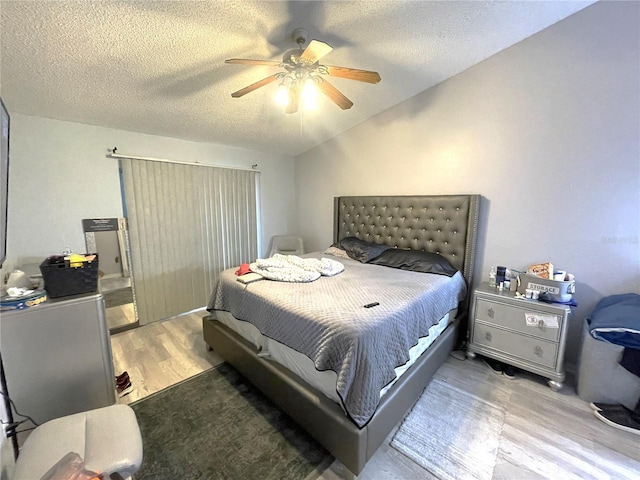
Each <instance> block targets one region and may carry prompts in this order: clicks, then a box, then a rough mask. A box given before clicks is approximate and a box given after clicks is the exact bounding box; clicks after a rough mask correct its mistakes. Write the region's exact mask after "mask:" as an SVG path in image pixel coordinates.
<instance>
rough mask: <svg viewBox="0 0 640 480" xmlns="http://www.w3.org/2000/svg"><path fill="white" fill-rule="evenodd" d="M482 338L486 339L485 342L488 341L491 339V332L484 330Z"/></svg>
mask: <svg viewBox="0 0 640 480" xmlns="http://www.w3.org/2000/svg"><path fill="white" fill-rule="evenodd" d="M484 338H485V339H486V340H487V342H490V341H491V332H486V333H485V334H484Z"/></svg>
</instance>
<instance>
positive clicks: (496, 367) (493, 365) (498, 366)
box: [482, 357, 504, 375]
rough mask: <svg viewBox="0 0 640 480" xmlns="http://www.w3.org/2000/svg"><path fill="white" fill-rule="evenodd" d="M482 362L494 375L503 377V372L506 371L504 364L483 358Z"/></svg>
mask: <svg viewBox="0 0 640 480" xmlns="http://www.w3.org/2000/svg"><path fill="white" fill-rule="evenodd" d="M482 361H483V362H484V364H485V365H486V366H487V367H489V368H490V369H491V371H492V372H493V373H495V374H496V375H502V371H503V370H504V364H503V363H502V362H499V361H498V360H493V359H491V358H487V357H482Z"/></svg>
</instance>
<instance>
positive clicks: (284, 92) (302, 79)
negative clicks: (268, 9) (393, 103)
mask: <svg viewBox="0 0 640 480" xmlns="http://www.w3.org/2000/svg"><path fill="white" fill-rule="evenodd" d="M307 36H308V32H307V31H306V30H304V29H296V30H294V32H293V34H292V38H293V40H294V41H295V42H296V43H297V44H298V49H297V50H295V49H294V50H289V51H287V52H285V54H284V56H283V58H282V62H278V61H274V60H253V59H248V58H230V59H228V60H225V63H231V64H244V65H263V66H269V67H280V68H283V69H284V70H285V71H284V72H279V73H275V74H273V75H270V76H268V77H266V78H263V79H262V80H259V81H257V82H255V83H252V84H251V85H248V86H246V87H244V88H241V89H240V90H238V91H237V92H233V93H232V94H231V96H232V97H233V98H239V97H242V96H244V95H246V94H248V93H251V92H253V91H255V90H257V89H258V88H260V87H263V86H265V85H268V84H270V83H271V82H274V81H278V80H279V81H280V88H279V89H278V92H277V93H276V95H275V101H276V103H278V104H280V105H283V106H285V107H286V108H285V112H286V113H289V114H291V113H296V112H298V110H299V107H303V109H304V110H313V109H315V108H317V105H318V99H317V97H318V92H320V93H322V94H323V95H326V96H327V97H328V98H329V99H330V100H331V101H332V102H333V103H335V104H336V105H337V106H338V107H340V108H341V109H342V110H348V109H350V108H351V107H352V106H353V102H352V101H351V100H349V99H348V98H347V97H345V96H344V94H343V93H342V92H340V90H338V89H337V88H336V87H334V86H333V85H332V84H331V83H329V82H328V81H327V80H326V79H324V78H323V76H329V77H340V78H346V79H351V80H356V81H359V82H365V83H378V82H380V75H379V74H378V72H373V71H369V70H360V69H357V68H348V67H338V66H333V65H323V64H320V61H321V59H323V58H324V57H325V56H326V55H327V54H328V53H330V52H331V51H332V50H333V47H332V46H331V45H329V44H328V43H325V42H322V41H320V40H311V42H309V44H308V45H307V46H306V47H305V48H303V45H304V44H305V43H306V41H307Z"/></svg>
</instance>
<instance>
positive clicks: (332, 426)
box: [203, 195, 480, 476]
mask: <svg viewBox="0 0 640 480" xmlns="http://www.w3.org/2000/svg"><path fill="white" fill-rule="evenodd" d="M479 200H480V197H479V195H441V196H349V197H337V198H335V201H334V239H335V241H336V242H339V241H341V240H344V239H348V238H352V237H355V238H356V239H360V240H363V241H366V242H370V243H372V244H376V245H386V246H389V247H393V248H396V249H411V250H416V251H421V250H423V251H427V252H433V253H438V254H440V255H441V256H443V257H445V258H446V259H447V260H449V262H450V263H451V264H452V265H453V266H454V267H455V268H456V269H458V270H459V271H460V274H456V275H457V276H460V277H463V281H464V282H466V283H470V281H471V278H472V273H473V265H474V256H475V255H474V254H475V240H476V232H477V222H478V207H479ZM320 253H322V252H320ZM318 258H321V256H318ZM337 260H341V259H339V258H338V259H337ZM343 262H344V264H345V272H344V273H341V274H339V275H337V276H336V278H338V277H340V275H344V277H343V279H342V281H343V282H345V281H349V277H348V275H349V274H350V272H352V271H355V270H357V269H358V268H359V267H358V266H357V265H355V264H353V262H354V261H352V260H350V259H344V260H343ZM356 263H357V262H356ZM367 267H369V266H367ZM372 268H374V269H375V268H378V269H380V268H382V269H387V268H389V267H384V266H383V267H378V266H372ZM392 270H393V273H394V274H395V273H396V272H395V270H396V269H392ZM412 273H413V272H412ZM223 274H224V273H223ZM227 274H228V272H227ZM398 275H400V274H399V273H398ZM417 275H424V274H417ZM428 276H429V277H439V276H438V275H428ZM452 278H455V277H452ZM439 281H440V280H439ZM263 282H264V281H260V282H258V283H263ZM266 282H268V281H266ZM236 283H239V282H236ZM269 283H279V282H269ZM326 283H327V284H329V282H326ZM402 283H405V284H406V283H415V282H413V281H410V282H406V281H405V279H404V277H398V280H397V281H394V284H402ZM336 285H337V284H336ZM261 288H262V289H267V286H266V285H265V284H263V287H261ZM254 290H258V289H257V288H254ZM469 290H470V289H466V288H465V290H464V292H465V295H464V298H462V297H459V296H458V297H457V298H456V301H455V302H454V303H455V305H453V304H451V305H449V307H447V312H445V313H444V314H443V315H442V318H439V319H436V320H435V321H433V322H431V323H429V324H428V325H426V326H425V325H422V324H421V325H422V326H421V327H420V328H427V327H428V328H429V335H427V337H428V338H429V342H428V343H429V345H428V347H421V350H420V351H419V356H417V357H416V358H414V359H413V363H412V364H411V366H409V367H408V368H407V367H405V369H404V370H405V371H404V372H403V373H402V375H401V376H400V377H399V378H398V379H396V380H394V382H391V383H388V382H387V381H388V379H389V378H388V375H387V374H384V375H382V377H383V378H382V379H381V381H382V383H381V384H380V385H383V386H384V388H383V389H382V390H381V391H380V392H379V393H380V394H381V396H378V398H377V399H376V401H375V402H376V403H375V405H373V407H372V406H371V404H370V403H368V402H366V401H365V402H363V403H364V404H365V407H363V408H364V410H363V411H356V410H354V409H356V408H359V406H358V405H356V403H358V402H351V403H349V402H348V401H347V398H349V393H348V392H347V391H346V390H345V392H347V393H344V394H342V393H341V392H340V391H339V392H338V397H337V398H335V397H334V398H330V397H331V395H329V394H328V393H330V390H331V387H329V388H328V390H329V392H327V389H326V388H323V387H322V385H320V384H318V383H315V380H313V379H309V378H308V377H307V376H306V374H305V373H304V371H302V370H295V372H296V373H294V371H292V369H291V368H292V367H291V366H290V367H285V366H284V365H286V364H287V363H286V362H285V361H281V360H282V357H283V355H280V357H279V358H277V357H278V355H277V354H276V353H274V352H275V351H276V349H277V347H278V345H279V343H278V342H275V343H271V344H269V347H268V348H267V350H268V351H269V355H264V346H265V345H266V343H265V342H267V341H270V340H273V338H272V336H271V334H269V335H267V336H266V337H263V336H261V333H260V331H259V330H252V331H244V332H242V331H240V329H239V328H238V327H237V326H234V325H233V322H234V320H235V321H236V322H237V320H236V319H234V318H233V316H231V315H229V314H228V312H222V311H216V310H214V311H212V312H211V314H210V315H207V316H205V317H204V318H203V335H204V339H205V341H206V343H207V345H208V346H209V347H211V348H213V349H214V350H215V351H216V352H217V353H218V354H219V355H220V356H221V357H222V358H224V359H225V360H226V361H228V362H229V363H230V364H231V365H233V366H234V367H235V368H236V369H238V370H239V371H240V372H241V373H242V374H243V375H244V376H245V377H246V378H247V379H249V380H250V381H251V382H252V383H253V384H254V385H255V386H256V387H258V388H259V389H260V390H261V391H263V393H265V394H266V395H267V396H268V397H269V398H270V399H271V400H272V401H273V402H274V403H276V404H277V405H278V406H279V407H280V408H282V409H283V410H284V411H285V412H287V413H288V414H289V415H290V416H291V417H292V418H293V419H294V420H295V421H296V422H297V423H298V424H299V425H300V426H302V427H303V428H304V429H306V430H307V431H308V432H309V433H310V434H311V435H312V436H313V437H314V438H315V439H316V440H318V442H319V443H321V444H322V445H323V446H324V447H325V448H326V449H327V450H329V451H330V452H331V453H332V454H333V455H334V456H335V457H336V458H337V459H338V460H340V461H341V462H342V463H343V465H344V466H345V467H346V469H348V472H346V474H347V475H346V476H352V475H358V474H359V473H360V472H361V471H362V469H363V468H364V466H365V464H366V462H367V461H368V460H369V458H371V456H372V455H373V454H374V453H375V451H376V450H377V448H378V447H379V446H380V445H381V443H382V442H383V441H384V440H385V438H386V437H387V435H388V434H389V433H390V432H391V430H392V429H393V428H394V427H395V426H396V425H397V424H398V422H399V421H400V420H402V418H403V417H404V415H405V414H406V413H407V412H408V410H409V409H410V408H411V407H412V405H413V404H414V402H415V401H416V400H417V399H418V398H419V396H420V395H421V393H422V391H423V390H424V388H425V387H426V385H427V384H428V383H429V381H430V379H431V377H432V376H433V374H434V373H435V372H436V370H437V369H438V368H439V367H440V365H441V364H442V362H444V360H445V359H446V358H447V356H448V355H449V353H450V352H451V351H452V350H453V349H454V347H455V346H456V345H457V344H458V343H459V342H460V341H461V339H463V338H464V336H465V335H466V310H467V305H468V291H469ZM214 293H215V292H214ZM402 294H403V292H402ZM390 295H391V296H393V294H390ZM458 295H459V294H458ZM358 302H359V306H360V307H362V306H363V305H360V304H361V303H362V302H361V299H358ZM381 303H383V304H384V303H386V302H381ZM450 307H453V308H450ZM376 308H378V307H376ZM371 310H374V309H371ZM361 311H363V312H364V309H361ZM260 312H262V313H261V314H262V315H264V316H265V317H269V316H272V314H271V313H270V312H269V311H268V310H265V309H264V308H263V309H261V310H260ZM367 313H368V312H367ZM354 314H355V313H354ZM284 316H285V314H284V313H283V317H284ZM259 320H260V321H261V320H262V319H257V318H256V319H255V323H257V324H259ZM237 323H246V322H237ZM434 329H435V330H437V331H438V336H437V338H435V340H434V339H433V338H434V337H435V335H432V332H434V331H435V330H434ZM265 338H266V340H265ZM425 338H426V337H425ZM410 343H413V342H412V341H411V342H410ZM285 347H286V346H285ZM285 349H286V348H285ZM292 350H293V354H292V355H295V354H296V353H297V354H298V355H300V356H301V357H302V358H305V357H306V355H305V352H304V346H303V345H300V346H298V345H296V348H293V349H292ZM422 350H424V351H422ZM285 353H286V352H285ZM288 353H290V354H291V352H288ZM288 356H291V355H288ZM307 360H308V359H307ZM294 361H295V359H294ZM391 361H392V362H393V360H391ZM312 366H313V364H312ZM397 366H398V367H400V364H398V365H397ZM315 367H316V369H317V370H322V371H321V372H319V374H325V375H324V376H325V379H326V378H328V379H329V380H328V382H329V383H328V384H329V385H331V382H335V381H336V380H335V379H336V378H340V379H343V378H344V377H348V376H349V375H347V374H345V372H343V371H341V370H339V369H337V368H335V370H337V371H334V370H333V369H332V368H326V364H323V365H322V368H318V363H317V362H316V363H315ZM361 369H362V367H358V368H355V369H354V370H352V372H359V371H360V370H361ZM312 370H313V368H312ZM387 373H388V372H387ZM331 375H333V377H331ZM376 380H380V379H376ZM312 385H314V386H312ZM339 385H341V384H339ZM376 385H378V384H377V383H376ZM348 387H349V388H354V389H355V390H353V391H356V392H359V391H360V390H358V387H357V386H355V387H353V386H351V385H348ZM337 390H340V388H337ZM363 391H364V390H363ZM366 391H367V392H369V390H366ZM382 393H384V394H383V395H382ZM365 397H366V398H369V399H370V398H371V395H370V394H368V395H367V396H365ZM374 397H375V395H374ZM356 398H360V396H356ZM352 404H353V405H352Z"/></svg>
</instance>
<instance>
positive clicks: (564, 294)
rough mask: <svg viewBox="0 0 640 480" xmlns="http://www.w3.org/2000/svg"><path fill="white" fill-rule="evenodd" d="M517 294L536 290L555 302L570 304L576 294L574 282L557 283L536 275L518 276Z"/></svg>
mask: <svg viewBox="0 0 640 480" xmlns="http://www.w3.org/2000/svg"><path fill="white" fill-rule="evenodd" d="M518 278H519V283H518V292H519V293H525V291H526V290H536V291H538V292H540V293H543V292H544V293H545V294H546V296H547V297H548V298H549V299H550V300H553V301H555V302H563V303H564V302H570V301H571V299H572V298H573V294H574V293H575V292H576V282H575V280H569V281H562V282H561V281H558V280H550V279H548V278H540V277H538V276H537V275H532V274H529V273H525V274H524V275H518Z"/></svg>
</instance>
